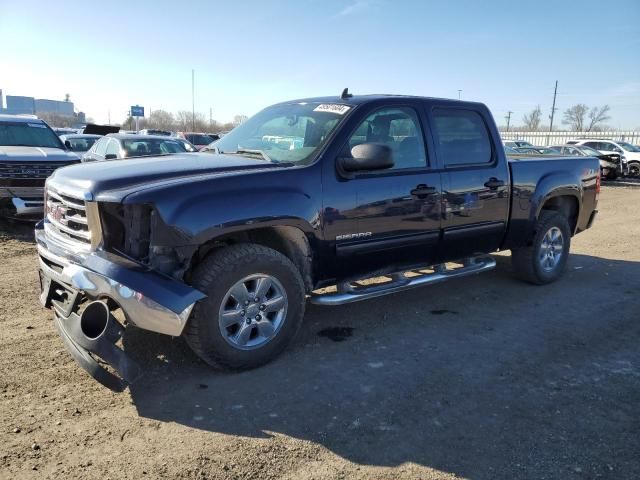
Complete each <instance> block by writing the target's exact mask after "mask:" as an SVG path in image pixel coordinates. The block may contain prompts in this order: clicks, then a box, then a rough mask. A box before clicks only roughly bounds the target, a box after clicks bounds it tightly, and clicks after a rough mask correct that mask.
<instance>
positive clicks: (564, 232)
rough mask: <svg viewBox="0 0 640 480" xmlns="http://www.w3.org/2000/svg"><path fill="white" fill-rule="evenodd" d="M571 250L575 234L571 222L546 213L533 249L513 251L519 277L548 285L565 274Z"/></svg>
mask: <svg viewBox="0 0 640 480" xmlns="http://www.w3.org/2000/svg"><path fill="white" fill-rule="evenodd" d="M570 247H571V230H570V228H569V222H568V220H567V218H566V217H565V216H564V215H562V214H560V213H558V212H556V211H553V210H543V211H542V212H541V213H540V217H539V218H538V221H537V223H536V226H535V235H534V238H533V242H532V244H531V245H529V246H527V247H523V248H517V249H513V250H512V251H511V262H512V265H513V269H514V271H515V274H516V276H517V277H519V278H520V279H522V280H525V281H527V282H529V283H534V284H536V285H544V284H546V283H551V282H554V281H556V280H557V279H558V278H560V276H561V275H562V274H563V273H564V270H565V267H566V265H567V259H568V257H569V248H570Z"/></svg>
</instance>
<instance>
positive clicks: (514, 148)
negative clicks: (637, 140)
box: [502, 138, 640, 180]
mask: <svg viewBox="0 0 640 480" xmlns="http://www.w3.org/2000/svg"><path fill="white" fill-rule="evenodd" d="M502 143H503V145H504V148H505V151H506V152H507V155H509V156H511V157H514V158H516V157H518V156H531V155H549V156H558V155H562V156H572V157H596V158H597V159H598V160H599V161H600V171H601V173H602V176H603V178H606V179H607V180H615V179H617V178H618V177H620V176H622V175H628V176H631V177H640V145H632V144H630V143H628V142H623V141H619V140H610V139H597V138H581V139H576V140H570V141H568V142H567V143H566V144H565V145H551V146H546V147H540V146H535V145H532V144H531V143H529V142H527V141H525V140H504V141H503V142H502Z"/></svg>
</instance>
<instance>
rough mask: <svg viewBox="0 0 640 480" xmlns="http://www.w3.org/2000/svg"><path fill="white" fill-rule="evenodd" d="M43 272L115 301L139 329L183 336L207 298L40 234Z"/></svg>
mask: <svg viewBox="0 0 640 480" xmlns="http://www.w3.org/2000/svg"><path fill="white" fill-rule="evenodd" d="M35 236H36V242H37V247H38V255H39V261H40V270H41V272H42V273H43V274H44V275H45V276H46V277H48V278H50V279H51V280H53V281H54V282H56V283H59V284H61V285H64V286H67V287H70V289H71V290H77V291H80V292H82V294H83V295H85V296H87V297H88V298H90V299H99V298H109V299H111V300H113V301H114V302H115V303H117V304H118V306H119V307H120V308H122V310H123V312H124V314H125V316H126V318H127V321H129V322H131V323H133V324H134V325H136V326H137V327H139V328H143V329H145V330H151V331H153V332H157V333H163V334H166V335H173V336H179V335H181V334H182V330H183V329H184V326H185V325H186V323H187V320H188V318H189V315H190V314H191V310H192V309H193V306H194V305H195V303H196V302H197V301H198V300H201V299H202V298H204V297H205V295H204V294H203V293H201V292H199V291H198V290H196V289H194V288H191V287H190V286H188V285H185V284H183V283H181V282H179V281H177V280H173V279H170V278H167V277H165V276H163V275H160V274H158V273H155V272H153V271H151V270H147V269H144V268H142V267H140V266H139V265H137V264H135V263H133V262H129V261H127V260H125V259H120V258H116V257H115V256H112V255H109V254H107V253H104V252H92V253H89V254H84V255H83V254H77V253H73V252H69V251H67V250H65V249H64V247H62V246H59V245H57V244H55V243H53V242H52V241H51V239H49V238H47V237H46V236H45V234H44V230H43V228H42V222H41V223H39V224H38V225H36V230H35Z"/></svg>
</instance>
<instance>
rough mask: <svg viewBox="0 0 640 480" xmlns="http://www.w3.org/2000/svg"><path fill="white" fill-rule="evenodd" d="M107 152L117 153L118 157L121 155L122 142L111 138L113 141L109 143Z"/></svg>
mask: <svg viewBox="0 0 640 480" xmlns="http://www.w3.org/2000/svg"><path fill="white" fill-rule="evenodd" d="M106 154H107V155H109V154H111V155H116V156H117V157H120V144H119V143H118V142H117V141H115V140H113V139H111V141H110V142H109V143H108V144H107V150H106Z"/></svg>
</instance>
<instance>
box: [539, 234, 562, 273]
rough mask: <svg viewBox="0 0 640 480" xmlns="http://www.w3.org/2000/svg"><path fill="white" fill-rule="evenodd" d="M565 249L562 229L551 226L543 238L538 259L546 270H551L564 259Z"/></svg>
mask: <svg viewBox="0 0 640 480" xmlns="http://www.w3.org/2000/svg"><path fill="white" fill-rule="evenodd" d="M563 250H564V237H563V235H562V231H561V230H560V229H559V228H558V227H551V228H550V229H549V230H548V231H547V233H545V235H544V237H543V238H542V243H541V244H540V250H539V252H538V261H539V262H540V266H541V267H542V269H543V270H544V271H545V272H551V271H553V270H554V269H555V268H556V267H557V266H558V264H559V263H560V260H561V259H562V252H563Z"/></svg>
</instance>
